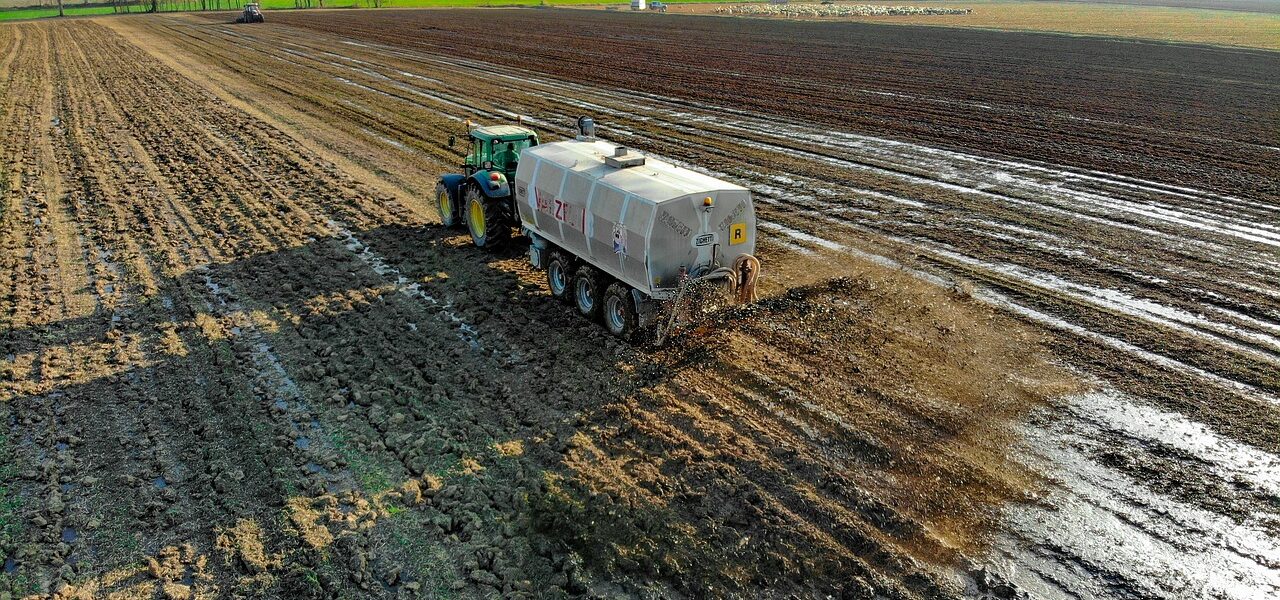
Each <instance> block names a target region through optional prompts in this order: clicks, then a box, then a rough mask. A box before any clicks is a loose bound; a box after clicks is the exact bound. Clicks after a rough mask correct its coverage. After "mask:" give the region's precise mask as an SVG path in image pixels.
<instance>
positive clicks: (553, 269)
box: [547, 250, 573, 303]
mask: <svg viewBox="0 0 1280 600" xmlns="http://www.w3.org/2000/svg"><path fill="white" fill-rule="evenodd" d="M572 283H573V261H572V260H570V259H569V257H567V256H565V255H564V253H563V252H560V251H559V250H552V251H551V256H550V257H549V258H548V259H547V287H548V288H550V289H551V297H552V298H555V299H556V300H559V301H561V302H564V303H568V302H569V300H570V299H572V298H573V290H572V287H573V286H572Z"/></svg>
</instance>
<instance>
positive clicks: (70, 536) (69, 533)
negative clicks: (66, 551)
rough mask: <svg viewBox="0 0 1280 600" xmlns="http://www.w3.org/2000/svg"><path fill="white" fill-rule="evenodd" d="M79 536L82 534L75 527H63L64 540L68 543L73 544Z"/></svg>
mask: <svg viewBox="0 0 1280 600" xmlns="http://www.w3.org/2000/svg"><path fill="white" fill-rule="evenodd" d="M79 537H80V534H79V533H77V532H76V530H75V528H73V527H63V528H62V541H64V542H66V543H68V544H72V543H75V541H76V539H77V538H79Z"/></svg>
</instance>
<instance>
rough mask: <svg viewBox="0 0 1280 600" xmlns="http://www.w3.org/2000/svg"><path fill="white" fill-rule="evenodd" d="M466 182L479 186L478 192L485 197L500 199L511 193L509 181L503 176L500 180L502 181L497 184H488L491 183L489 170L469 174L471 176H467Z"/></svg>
mask: <svg viewBox="0 0 1280 600" xmlns="http://www.w3.org/2000/svg"><path fill="white" fill-rule="evenodd" d="M467 182H468V183H471V184H474V185H475V186H476V187H478V188H480V193H481V194H484V197H485V198H499V199H501V198H506V197H507V196H510V195H511V182H510V181H507V180H506V179H505V178H504V179H503V180H502V183H499V184H498V185H497V187H492V186H490V185H489V184H491V183H493V182H492V181H489V171H476V172H475V173H472V174H471V177H468V178H467Z"/></svg>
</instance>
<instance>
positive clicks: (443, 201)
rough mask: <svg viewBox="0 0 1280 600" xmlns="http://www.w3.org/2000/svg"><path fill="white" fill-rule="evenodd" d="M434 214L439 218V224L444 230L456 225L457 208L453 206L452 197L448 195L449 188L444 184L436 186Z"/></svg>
mask: <svg viewBox="0 0 1280 600" xmlns="http://www.w3.org/2000/svg"><path fill="white" fill-rule="evenodd" d="M436 214H437V215H439V216H440V224H441V225H444V226H445V227H446V228H448V227H454V226H456V225H457V224H458V207H457V206H455V203H454V201H453V195H451V194H450V193H449V188H448V187H447V186H446V185H445V184H444V183H437V184H436Z"/></svg>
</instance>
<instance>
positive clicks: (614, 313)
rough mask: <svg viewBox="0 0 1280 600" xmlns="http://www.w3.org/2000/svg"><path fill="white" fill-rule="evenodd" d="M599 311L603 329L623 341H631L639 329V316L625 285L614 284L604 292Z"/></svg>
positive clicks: (629, 291)
mask: <svg viewBox="0 0 1280 600" xmlns="http://www.w3.org/2000/svg"><path fill="white" fill-rule="evenodd" d="M601 311H602V314H603V317H604V327H605V329H608V330H609V333H612V334H613V335H616V336H618V337H620V338H622V339H624V340H629V339H631V338H632V336H634V335H635V332H636V329H639V327H640V314H639V313H638V312H636V302H635V299H634V298H632V297H631V288H630V287H629V286H627V285H626V284H623V283H618V282H614V283H613V284H611V285H610V286H609V289H607V290H605V292H604V306H602V307H601Z"/></svg>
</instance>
